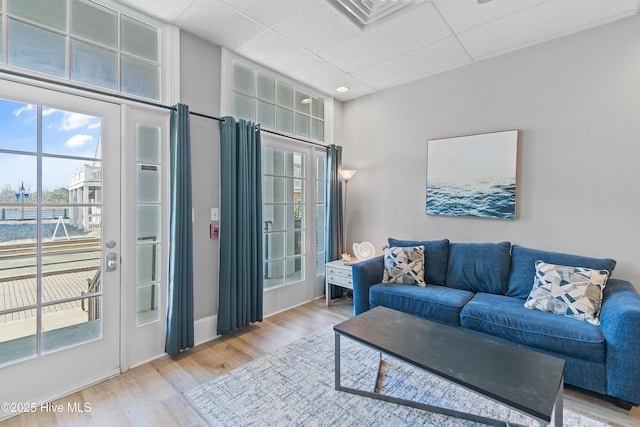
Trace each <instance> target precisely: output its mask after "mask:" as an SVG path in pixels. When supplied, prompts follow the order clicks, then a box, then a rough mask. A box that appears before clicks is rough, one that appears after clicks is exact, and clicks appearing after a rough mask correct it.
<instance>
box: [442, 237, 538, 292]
mask: <svg viewBox="0 0 640 427" xmlns="http://www.w3.org/2000/svg"><path fill="white" fill-rule="evenodd" d="M510 249H511V243H509V242H501V243H451V244H449V262H448V264H447V279H446V286H447V287H449V288H456V289H463V290H465V291H471V292H487V293H490V294H504V292H505V290H506V289H507V280H508V279H509V269H510V268H511V255H510ZM531 283H532V284H533V282H531ZM529 290H531V287H529ZM527 295H528V292H527Z"/></svg>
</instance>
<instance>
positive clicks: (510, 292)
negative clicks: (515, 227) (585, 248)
mask: <svg viewBox="0 0 640 427" xmlns="http://www.w3.org/2000/svg"><path fill="white" fill-rule="evenodd" d="M538 260H540V261H544V262H546V263H548V264H556V265H571V266H575V267H582V268H590V269H592V270H607V271H608V272H609V275H611V273H612V272H613V269H614V268H615V266H616V261H615V260H613V259H610V258H589V257H585V256H579V255H571V254H563V253H560V252H549V251H541V250H537V249H530V248H525V247H523V246H518V245H513V248H511V274H510V276H509V282H508V283H507V296H510V297H516V298H522V299H526V298H527V297H528V296H529V293H530V292H531V288H532V287H533V282H534V279H535V277H536V261H538Z"/></svg>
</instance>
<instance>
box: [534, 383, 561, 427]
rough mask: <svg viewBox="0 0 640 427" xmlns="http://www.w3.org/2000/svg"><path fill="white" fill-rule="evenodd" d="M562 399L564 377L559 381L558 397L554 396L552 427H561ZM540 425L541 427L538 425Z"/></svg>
mask: <svg viewBox="0 0 640 427" xmlns="http://www.w3.org/2000/svg"><path fill="white" fill-rule="evenodd" d="M563 399H564V377H563V378H562V379H561V380H560V388H559V389H558V395H557V396H556V404H555V407H554V414H553V416H554V419H555V421H554V425H555V427H562V422H563V420H562V417H563V408H562V401H563ZM540 425H543V424H542V423H540Z"/></svg>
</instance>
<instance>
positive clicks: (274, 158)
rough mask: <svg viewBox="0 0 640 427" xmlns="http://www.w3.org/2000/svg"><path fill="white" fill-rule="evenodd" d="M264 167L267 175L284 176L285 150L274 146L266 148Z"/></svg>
mask: <svg viewBox="0 0 640 427" xmlns="http://www.w3.org/2000/svg"><path fill="white" fill-rule="evenodd" d="M263 155H264V169H263V170H262V173H264V174H265V175H279V176H284V151H282V150H275V149H273V148H265V149H264V154H263Z"/></svg>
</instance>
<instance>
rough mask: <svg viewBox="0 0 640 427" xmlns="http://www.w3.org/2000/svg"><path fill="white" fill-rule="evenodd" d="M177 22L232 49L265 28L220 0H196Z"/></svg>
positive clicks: (188, 29) (186, 28) (190, 30)
mask: <svg viewBox="0 0 640 427" xmlns="http://www.w3.org/2000/svg"><path fill="white" fill-rule="evenodd" d="M176 24H177V25H179V26H180V27H182V28H184V29H185V30H187V31H189V32H191V33H193V34H197V35H199V36H200V37H202V38H205V39H207V40H209V41H210V42H213V43H215V44H217V45H220V46H224V47H226V48H229V49H236V48H237V47H238V46H240V45H242V44H243V43H245V42H247V41H248V40H251V39H252V38H254V37H256V36H257V35H258V34H260V33H261V32H263V31H265V30H266V28H265V27H264V26H263V25H262V24H259V23H258V22H256V21H254V20H253V19H251V18H248V17H247V16H245V15H244V14H242V13H240V12H238V11H237V10H235V9H233V8H232V7H230V6H228V5H227V4H225V3H223V2H222V1H220V0H195V1H194V2H193V3H192V4H191V6H190V7H189V8H188V9H187V10H186V11H185V12H184V13H183V14H182V15H181V16H180V17H179V18H178V20H177V21H176Z"/></svg>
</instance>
